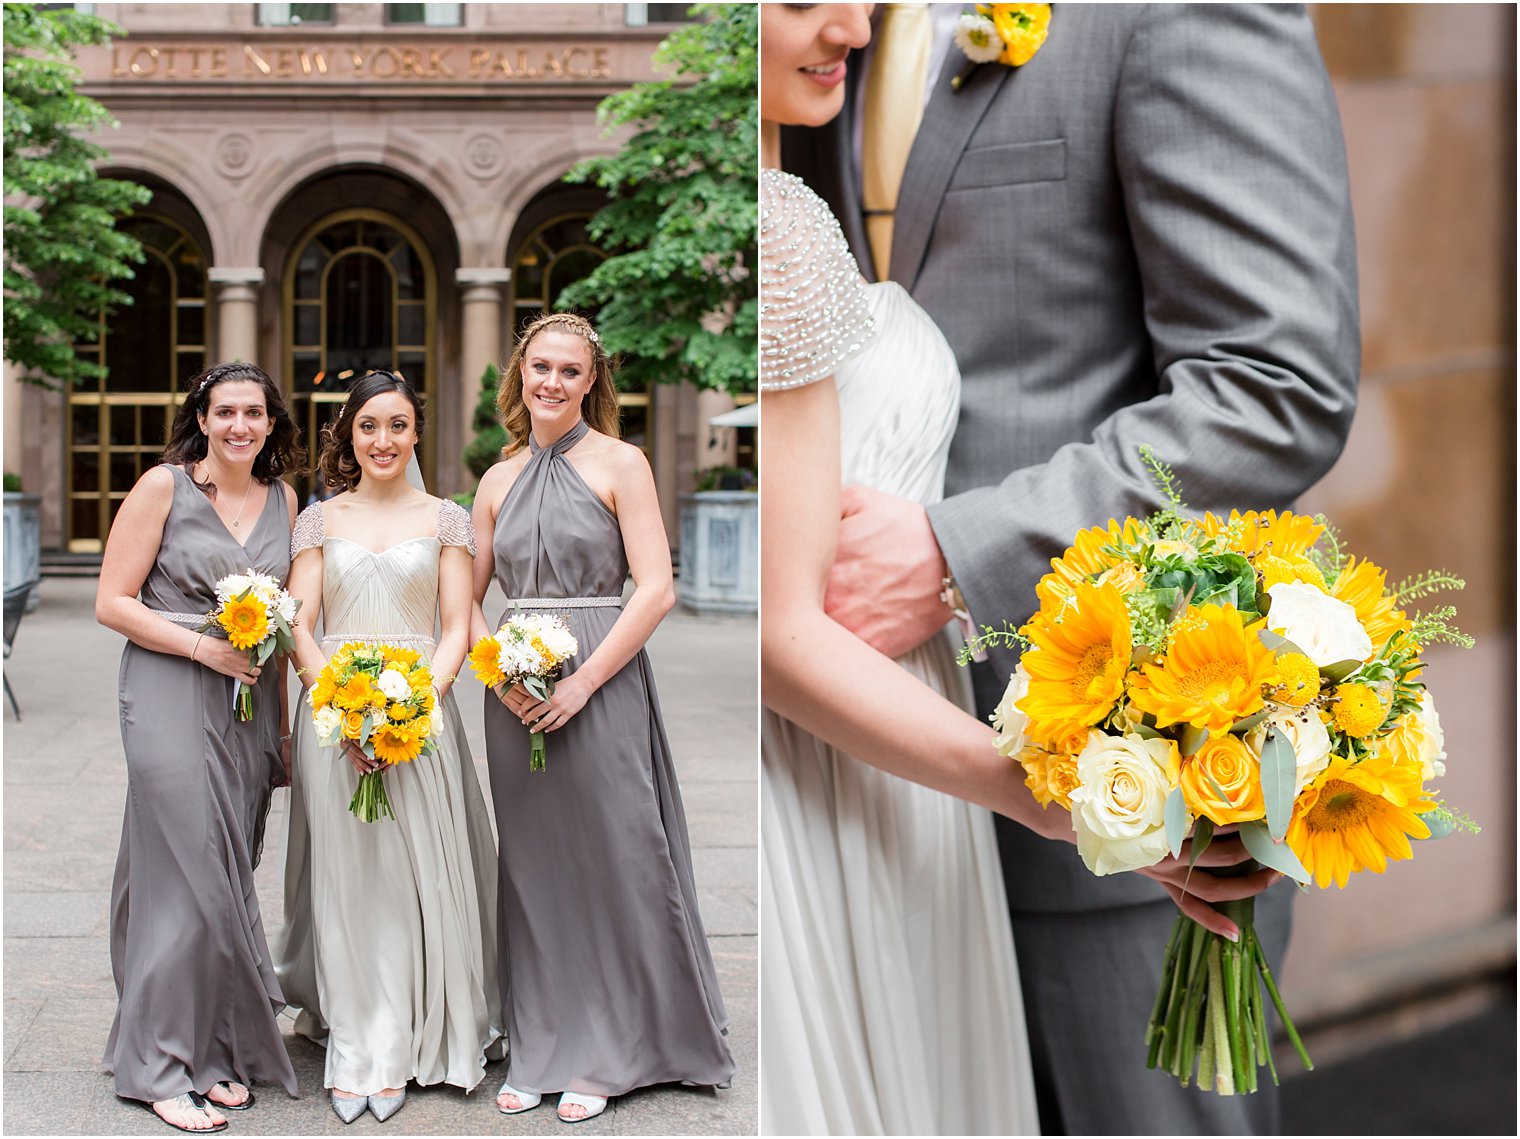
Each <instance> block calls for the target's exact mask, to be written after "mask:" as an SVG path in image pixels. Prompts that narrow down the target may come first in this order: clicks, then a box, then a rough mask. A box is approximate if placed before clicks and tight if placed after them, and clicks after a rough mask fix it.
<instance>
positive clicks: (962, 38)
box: [955, 12, 1003, 63]
mask: <svg viewBox="0 0 1520 1139" xmlns="http://www.w3.org/2000/svg"><path fill="white" fill-rule="evenodd" d="M955 46H956V47H958V48H960V49H961V50H962V51H963V52H965V53H966V58H967V59H969V60H971V61H972V62H974V63H991V62H992V61H993V60H995V59H997V57H998V56H1000V55H1002V54H1003V41H1002V38H1001V37H1000V36H999V35H998V33H997V25H995V24H994V23H993V22H992V21H991V20H989V19H988V18H987V17H986V16H978V15H975V14H974V13H971V12H968V13H966V14H965V15H963V16H962V17H961V18H960V19H959V20H957V21H956V22H955Z"/></svg>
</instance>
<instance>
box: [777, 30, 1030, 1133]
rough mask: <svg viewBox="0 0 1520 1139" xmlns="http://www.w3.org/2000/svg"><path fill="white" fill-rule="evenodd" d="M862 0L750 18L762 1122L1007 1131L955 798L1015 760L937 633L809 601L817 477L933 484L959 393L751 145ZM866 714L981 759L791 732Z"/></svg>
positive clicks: (827, 518)
mask: <svg viewBox="0 0 1520 1139" xmlns="http://www.w3.org/2000/svg"><path fill="white" fill-rule="evenodd" d="M867 7H868V6H865V5H838V6H836V5H818V6H813V7H811V8H801V7H798V6H791V5H779V4H778V5H765V6H764V8H763V9H762V16H761V20H762V24H761V29H762V31H761V34H762V44H763V49H764V50H763V54H762V59H763V63H762V67H763V69H764V73H763V77H762V88H761V117H762V120H763V131H764V133H763V135H762V162H763V165H764V166H766V167H767V169H765V170H763V171H762V174H761V237H760V241H761V273H762V276H761V302H762V310H761V312H762V315H761V348H762V354H761V359H762V369H761V386H762V389H763V390H764V392H765V396H764V400H763V406H764V422H765V430H764V432H763V433H762V436H761V440H762V446H763V448H764V455H763V457H762V462H761V471H762V476H761V477H762V483H763V488H762V495H761V510H762V513H763V522H762V525H763V527H764V533H765V538H766V540H765V543H764V546H763V549H762V559H763V560H762V582H763V585H762V589H763V598H764V599H763V602H762V606H763V608H762V613H763V615H764V621H763V628H762V638H763V639H762V645H763V648H762V660H763V669H764V672H763V676H764V686H765V687H764V700H765V703H766V704H767V710H766V711H765V713H764V720H763V727H762V744H761V751H762V815H761V818H762V824H761V825H762V831H761V846H762V849H763V859H762V868H761V931H762V932H761V938H762V942H763V944H764V946H765V948H764V952H763V953H762V955H761V994H762V995H761V1001H762V1004H761V1024H762V1029H761V1044H762V1054H761V1073H762V1087H761V1131H762V1133H765V1134H783V1133H784V1134H835V1135H844V1134H931V1135H932V1134H1010V1133H1031V1132H1034V1131H1036V1130H1037V1121H1036V1117H1035V1099H1034V1090H1033V1086H1032V1082H1031V1075H1030V1061H1029V1051H1028V1044H1027V1041H1026V1039H1025V1030H1024V1020H1023V1005H1022V998H1021V996H1020V991H1019V979H1018V968H1017V965H1016V964H1015V960H1014V952H1013V940H1012V935H1011V933H1010V931H1009V921H1008V912H1007V907H1006V903H1005V901H1004V895H1003V884H1002V874H1001V871H1000V868H999V862H998V852H997V844H996V841H995V838H994V835H993V827H992V817H991V815H990V814H989V813H988V811H987V810H986V809H984V807H982V806H977V805H974V803H975V802H981V803H993V802H997V801H998V796H999V795H1000V794H1006V793H1007V792H1011V791H1014V790H1017V783H1018V776H1016V775H1015V774H1014V773H1013V770H1012V769H1011V768H1010V767H1009V766H1008V765H1007V763H1006V761H1003V760H1001V757H999V756H997V754H996V752H995V751H994V750H993V747H992V744H991V738H992V731H991V729H990V728H988V727H987V726H986V725H983V724H979V723H977V722H976V721H975V719H973V717H972V716H971V715H970V714H969V713H968V712H967V711H966V709H969V708H970V707H971V698H970V691H969V684H968V682H967V681H966V679H965V677H964V675H963V674H962V673H961V671H960V670H959V669H957V667H956V665H955V661H954V652H953V650H952V648H951V646H950V642H949V641H948V640H947V639H944V638H940V639H936V640H932V641H930V642H929V643H927V644H925V645H922V646H920V647H919V648H917V649H915V650H912V651H911V652H909V653H908V654H906V655H905V656H903V657H901V658H899V659H898V660H897V661H896V662H895V663H894V662H892V661H889V660H888V659H887V658H885V657H882V656H880V655H879V654H877V653H876V652H875V651H874V650H873V649H871V648H869V647H868V646H867V645H865V643H864V642H862V641H859V640H856V639H855V638H854V637H852V636H851V635H850V634H849V633H847V632H846V631H845V630H844V629H842V628H841V627H839V626H838V625H835V624H834V623H833V622H832V621H830V620H829V619H828V618H827V617H826V616H825V614H824V612H823V608H822V598H823V582H824V579H825V577H826V576H827V571H828V566H829V564H830V563H831V561H832V559H833V543H834V541H835V538H836V536H837V530H838V519H839V488H840V486H841V483H862V484H865V485H869V486H873V487H876V488H878V489H881V490H885V491H889V492H890V493H892V494H896V495H900V496H903V497H906V498H911V499H914V500H916V501H919V502H923V503H929V502H934V501H937V500H938V499H939V497H940V495H941V491H942V484H943V480H944V473H945V459H946V454H947V452H948V449H949V444H950V436H951V433H952V431H953V430H954V428H955V422H956V413H957V409H958V406H959V403H958V401H959V384H960V376H959V372H958V371H957V369H956V365H955V360H954V358H953V356H952V355H951V354H950V350H949V347H948V346H947V345H946V344H945V341H944V338H943V337H942V336H941V335H940V333H939V330H938V329H937V328H936V327H935V326H934V324H933V322H932V321H930V320H929V318H928V317H927V316H926V315H925V314H924V312H923V311H922V310H921V309H920V308H919V307H918V306H917V305H916V304H915V303H914V302H913V301H912V299H911V298H910V297H909V296H908V294H907V293H906V292H905V291H904V290H903V289H902V288H901V287H900V286H898V285H897V284H895V283H892V282H886V283H882V284H876V285H867V284H866V283H865V282H864V281H863V280H862V279H861V277H860V274H859V271H858V270H857V268H856V265H855V261H854V258H853V257H852V256H851V254H850V252H849V249H848V248H847V246H846V245H845V241H844V238H843V235H842V234H841V233H840V230H839V224H838V222H837V221H836V220H835V219H834V217H833V215H832V214H830V213H829V211H828V208H827V206H825V205H824V203H823V202H822V201H821V200H820V199H819V198H818V197H817V195H816V194H814V193H813V192H812V191H811V190H810V189H809V188H808V187H807V186H806V185H805V184H804V183H802V182H801V181H800V180H799V179H797V178H794V177H792V176H790V175H788V174H785V173H783V172H781V171H780V170H778V169H776V166H777V164H778V159H779V125H780V124H781V123H794V122H801V123H809V124H817V123H820V122H823V121H826V120H827V119H828V118H830V117H832V116H833V115H834V114H837V113H838V111H839V108H840V103H841V101H842V95H843V86H842V84H839V83H835V84H833V85H825V84H821V83H819V82H817V81H816V79H815V78H814V74H813V73H816V72H818V71H819V70H820V69H823V68H827V67H828V66H829V65H830V64H835V63H837V65H838V66H839V67H840V68H841V69H842V68H843V67H844V66H845V64H844V57H845V56H846V55H847V53H848V50H849V49H850V48H852V47H860V46H862V45H863V44H864V43H865V42H866V39H867V38H868V35H869V29H868V25H867V23H866V14H865V9H866V8H867ZM804 68H807V69H811V71H804V70H802V69H804ZM836 78H837V76H836ZM843 677H849V678H850V682H849V683H848V685H845V684H843V683H842V680H841V678H843ZM831 678H832V679H831ZM865 720H873V721H876V722H877V724H878V725H880V724H895V725H897V726H896V727H893V728H891V731H890V732H888V731H887V729H886V728H883V729H882V730H883V734H885V735H889V736H890V735H896V736H897V738H900V739H904V740H912V739H915V738H917V739H919V740H924V739H926V738H928V739H932V738H933V737H934V736H935V735H936V734H939V733H941V732H944V733H945V736H946V742H947V743H948V742H950V738H951V737H953V736H956V735H957V734H958V737H959V738H960V739H969V741H970V742H971V744H972V745H973V746H974V747H976V748H980V749H981V750H982V752H984V753H985V757H986V758H985V760H982V759H980V758H979V757H976V756H975V753H974V752H973V753H971V754H972V756H973V760H972V762H968V763H967V764H966V765H965V766H964V767H962V768H960V769H958V770H956V769H952V767H951V766H950V765H949V763H948V761H947V760H944V759H941V760H939V761H938V762H939V764H940V766H939V767H937V768H936V767H935V766H934V763H935V761H934V760H926V761H921V760H919V759H918V758H917V757H916V756H914V755H912V754H909V751H908V750H907V749H904V750H903V751H902V752H900V753H891V752H886V751H884V750H882V749H879V748H872V747H870V746H866V747H861V748H859V749H852V750H853V754H852V750H841V749H840V748H836V747H835V746H833V744H832V743H831V742H826V741H825V740H824V739H821V738H819V735H817V734H814V733H815V732H820V733H821V732H827V733H828V734H829V735H830V738H831V739H833V740H838V741H840V742H842V743H849V742H850V741H851V740H852V738H858V739H860V740H861V741H862V743H868V742H869V741H868V735H867V733H865V732H861V731H857V730H856V725H857V724H858V723H861V722H862V721H865ZM941 724H948V725H949V729H945V728H942V727H941V726H940V725H941ZM946 754H947V755H948V754H949V752H948V749H947V751H946ZM857 756H858V758H857ZM863 761H864V762H863ZM873 765H874V766H873ZM909 780H913V782H910V781H909ZM977 780H980V782H979V783H976V782H975V781H977ZM1004 784H1007V787H1006V788H1004V787H1003V785H1004ZM935 788H938V789H937V790H936V789H935ZM945 791H949V792H951V794H945V793H943V792H945ZM952 795H959V796H962V797H959V798H957V797H952ZM1008 797H1009V798H1011V795H1009V796H1008ZM967 799H971V800H973V801H974V802H968V801H966V800H967Z"/></svg>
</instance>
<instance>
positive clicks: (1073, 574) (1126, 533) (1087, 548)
mask: <svg viewBox="0 0 1520 1139" xmlns="http://www.w3.org/2000/svg"><path fill="white" fill-rule="evenodd" d="M1140 533H1141V530H1140V523H1138V522H1136V521H1135V520H1134V519H1133V518H1126V519H1125V520H1124V522H1123V524H1122V525H1121V524H1120V523H1119V522H1118V521H1116V520H1112V519H1111V520H1110V521H1109V523H1108V525H1107V526H1094V527H1092V528H1091V529H1088V530H1083V531H1082V532H1081V533H1079V534H1078V535H1077V536H1076V538H1075V539H1074V540H1073V541H1072V544H1071V546H1070V548H1068V549H1067V551H1066V552H1065V553H1064V554H1062V555H1061V556H1060V557H1059V558H1052V559H1051V561H1050V572H1049V573H1048V574H1046V575H1045V576H1044V577H1042V578H1041V579H1040V581H1039V584H1038V585H1036V586H1035V587H1034V592H1035V596H1037V597H1038V598H1039V599H1040V604H1041V605H1042V606H1044V605H1054V606H1055V607H1056V608H1060V603H1061V602H1064V601H1066V600H1067V599H1068V598H1070V597H1071V594H1072V589H1073V587H1075V586H1076V584H1077V583H1078V582H1085V581H1091V580H1092V579H1093V578H1094V577H1095V576H1097V575H1098V574H1101V573H1104V572H1105V571H1106V570H1109V569H1111V568H1113V567H1114V566H1115V565H1118V564H1119V559H1118V558H1115V557H1114V556H1113V555H1112V554H1109V553H1106V552H1105V551H1104V549H1103V547H1104V546H1111V545H1129V544H1132V543H1134V542H1137V541H1139V539H1140ZM1121 592H1122V590H1121Z"/></svg>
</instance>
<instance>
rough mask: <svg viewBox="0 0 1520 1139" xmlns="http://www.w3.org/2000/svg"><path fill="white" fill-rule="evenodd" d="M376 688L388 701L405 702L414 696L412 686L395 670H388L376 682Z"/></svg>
mask: <svg viewBox="0 0 1520 1139" xmlns="http://www.w3.org/2000/svg"><path fill="white" fill-rule="evenodd" d="M375 687H376V688H378V689H380V691H381V692H383V693H385V698H386V699H387V700H405V699H406V698H407V697H408V696H410V695H411V694H412V686H411V685H410V684H408V683H407V682H406V677H404V676H402V675H401V674H400V673H399V672H397V671H396V670H395V669H394V668H388V669H386V670H385V671H384V672H382V673H381V674H380V676H379V677H378V678H377V679H376V681H375Z"/></svg>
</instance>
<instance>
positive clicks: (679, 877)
mask: <svg viewBox="0 0 1520 1139" xmlns="http://www.w3.org/2000/svg"><path fill="white" fill-rule="evenodd" d="M587 430H588V427H587V425H586V423H585V422H584V421H582V422H581V423H579V424H577V425H576V426H575V427H574V428H573V429H571V430H570V431H568V432H566V434H565V435H564V436H563V437H562V438H561V439H560V440H559V441H558V442H556V443H555V444H554V446H552V447H549V448H545V449H539V447H538V446H537V444H536V443H535V444H533V456H532V458H531V459H530V460H529V461H528V464H527V466H526V467H525V468H524V469H523V472H522V474H520V475H519V476H518V478H517V481H516V482H515V483H513V485H512V488H511V490H510V491H508V492H507V496H506V498H505V500H504V501H503V502H502V505H501V511H500V514H499V515H498V517H497V521H496V531H495V534H494V535H493V539H492V552H493V555H494V557H495V563H496V564H495V568H496V576H497V580H498V581H499V582H500V584H501V588H502V589H503V590H504V591H505V593H506V595H507V597H508V598H511V599H516V600H518V601H520V602H521V603H522V607H523V608H524V609H525V610H538V611H549V612H556V613H559V614H561V615H562V616H564V617H565V618H566V620H567V621H568V623H569V626H570V630H571V632H572V633H574V634H575V637H576V640H577V641H578V642H579V645H580V651H579V652H578V654H577V655H576V656H575V657H573V658H572V659H571V660H570V661H569V662H567V664H566V665H565V675H567V676H568V675H570V674H571V673H573V672H574V670H575V668H576V666H577V665H579V664H581V663H583V662H584V661H585V660H586V659H587V658H589V657H590V656H591V654H592V653H593V652H595V651H596V647H597V645H599V644H600V643H601V642H602V639H603V638H604V637H606V636H607V634H608V632H609V631H610V630H611V629H612V626H613V624H614V623H615V622H616V621H617V618H618V617H619V615H620V614H621V609H620V608H619V596H620V594H621V593H622V591H623V583H624V581H625V579H626V578H627V576H628V560H627V556H626V555H625V553H624V550H623V541H622V532H621V531H620V529H619V528H618V521H617V518H616V517H615V516H614V515H613V513H612V512H611V511H610V510H609V509H608V508H607V507H606V505H604V504H603V502H602V501H601V499H599V498H598V497H597V496H596V494H595V492H593V491H592V490H591V488H590V487H589V486H587V485H586V483H585V481H584V480H582V478H581V476H580V475H579V474H578V473H577V472H576V470H575V468H574V466H572V465H571V463H570V461H569V459H567V458H566V457H565V455H566V452H568V451H569V450H570V449H571V448H572V447H574V446H575V445H576V444H577V443H578V442H580V441H581V439H583V438H585V435H586V432H587ZM566 598H572V599H580V600H578V601H576V602H575V603H574V604H569V605H567V604H565V603H564V601H563V599H566ZM502 616H503V617H505V616H506V614H505V613H504V614H502ZM497 625H498V627H499V625H500V621H498V622H497ZM546 742H547V745H548V758H547V770H546V771H542V772H530V771H529V767H528V759H529V756H528V753H529V734H528V731H527V729H526V728H524V727H523V725H522V723H521V722H520V721H519V720H517V719H516V718H515V717H514V716H512V715H511V714H510V713H509V712H508V711H507V710H506V708H505V707H503V706H502V704H501V702H500V701H499V700H497V699H495V698H494V697H491V698H489V699H487V700H486V748H487V752H488V754H489V757H490V773H491V798H492V800H493V802H494V803H495V809H496V830H497V834H498V835H499V838H500V844H501V874H500V906H499V909H498V915H497V937H498V942H499V946H500V963H501V991H502V999H503V1003H504V1005H505V1023H506V1030H507V1038H508V1040H509V1042H510V1053H509V1064H508V1068H507V1082H508V1083H509V1084H511V1085H512V1086H513V1087H514V1088H517V1089H519V1090H521V1091H525V1092H559V1091H574V1092H580V1093H583V1094H589V1095H599V1096H615V1095H622V1094H623V1093H624V1092H628V1091H632V1090H633V1089H634V1088H639V1087H644V1086H646V1085H649V1084H658V1083H667V1082H674V1081H681V1082H684V1083H688V1084H696V1085H703V1086H720V1085H726V1084H727V1083H728V1081H729V1079H730V1077H732V1075H733V1073H734V1062H733V1058H732V1057H731V1056H730V1054H729V1050H728V1044H727V1042H726V1041H725V1039H724V1037H725V1035H726V1033H727V1026H728V1016H727V1014H726V1013H725V1012H724V1009H723V999H722V997H721V996H720V995H719V992H718V982H717V977H716V975H715V973H714V971H713V963H712V957H711V955H710V954H709V952H708V948H707V939H706V936H705V935H704V933H703V930H702V919H701V916H700V915H699V914H698V912H697V895H696V888H695V887H694V885H693V884H692V873H691V852H690V848H689V844H688V841H687V836H686V816H685V814H684V812H683V811H682V809H681V793H680V788H679V786H678V785H677V781H676V772H675V765H674V762H673V761H672V758H671V754H670V744H669V742H668V741H667V739H666V737H665V729H664V725H663V724H662V723H661V720H660V705H659V701H658V699H657V698H656V696H655V688H654V675H653V673H652V672H651V670H650V666H649V658H648V656H647V655H646V653H645V652H644V651H643V650H642V649H641V650H640V651H639V653H638V655H637V656H635V657H634V658H633V660H631V661H629V662H628V664H627V665H625V666H624V667H623V669H622V670H621V671H620V672H618V673H617V674H616V675H615V676H613V677H612V678H611V679H610V680H609V681H608V682H607V683H606V684H604V685H603V686H602V687H601V688H600V689H598V690H597V691H596V692H595V693H594V694H593V695H592V697H591V699H590V700H588V701H587V702H586V706H585V707H584V708H582V709H581V710H580V712H579V713H577V714H576V715H575V716H574V718H572V719H571V720H570V722H569V723H567V724H566V725H565V726H564V727H562V728H560V729H559V730H558V731H554V732H551V733H549V734H548V737H547V741H546Z"/></svg>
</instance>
